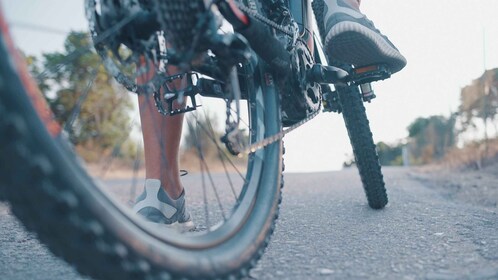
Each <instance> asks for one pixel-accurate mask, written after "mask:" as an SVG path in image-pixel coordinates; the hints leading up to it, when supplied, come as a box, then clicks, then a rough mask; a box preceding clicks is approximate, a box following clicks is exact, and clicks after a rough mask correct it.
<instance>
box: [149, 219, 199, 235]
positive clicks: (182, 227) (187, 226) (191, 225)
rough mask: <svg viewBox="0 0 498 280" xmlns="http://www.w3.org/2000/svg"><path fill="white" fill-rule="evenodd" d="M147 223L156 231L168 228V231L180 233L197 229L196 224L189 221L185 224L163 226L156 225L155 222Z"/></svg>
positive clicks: (176, 223) (177, 223) (175, 223)
mask: <svg viewBox="0 0 498 280" xmlns="http://www.w3.org/2000/svg"><path fill="white" fill-rule="evenodd" d="M146 223H147V225H149V226H150V227H153V228H155V229H164V228H167V229H173V230H176V231H178V232H180V233H183V232H187V231H192V230H194V229H195V228H196V227H195V224H194V222H192V221H188V222H185V223H179V222H174V223H172V224H161V223H154V222H150V221H146Z"/></svg>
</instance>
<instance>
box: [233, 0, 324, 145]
mask: <svg viewBox="0 0 498 280" xmlns="http://www.w3.org/2000/svg"><path fill="white" fill-rule="evenodd" d="M235 2H236V3H237V7H238V8H239V9H240V10H241V11H243V12H245V13H247V14H248V15H250V16H252V17H253V18H254V19H256V20H258V21H260V22H262V23H264V24H266V25H268V26H270V27H272V28H275V29H276V30H278V31H280V32H282V33H284V34H285V35H287V36H289V37H291V38H292V37H293V36H295V33H294V32H292V31H291V30H289V28H287V27H286V26H282V25H279V24H277V23H276V22H274V21H272V20H271V19H269V18H267V17H265V16H263V15H261V14H259V13H258V12H256V11H255V10H253V9H251V8H250V7H247V6H245V5H243V4H242V3H241V2H239V1H235ZM298 40H302V39H300V38H298ZM319 113H320V109H319V110H317V111H316V112H314V113H313V114H311V115H309V116H308V117H306V118H305V119H303V120H301V121H300V122H298V123H296V124H294V125H291V126H289V127H288V128H287V129H285V130H284V129H282V131H280V132H279V133H277V134H274V135H272V136H269V137H266V138H264V139H263V140H261V141H258V142H256V143H253V144H251V145H249V146H247V147H245V148H244V149H243V150H242V151H241V153H242V154H250V153H254V152H256V151H257V150H259V149H263V148H265V147H266V146H268V145H270V144H273V143H275V142H277V141H280V140H282V139H283V138H284V136H285V135H287V134H288V133H290V132H292V131H294V130H296V129H297V128H298V127H300V126H302V125H304V124H305V123H307V122H309V121H311V120H312V119H314V118H315V117H316V116H317V115H318V114H319Z"/></svg>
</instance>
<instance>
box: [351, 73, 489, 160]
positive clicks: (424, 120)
mask: <svg viewBox="0 0 498 280" xmlns="http://www.w3.org/2000/svg"><path fill="white" fill-rule="evenodd" d="M407 130H408V137H407V138H406V139H402V140H400V141H398V143H394V144H388V143H383V142H380V143H378V144H377V148H378V153H379V157H380V162H381V164H382V165H391V166H396V165H403V164H405V165H426V164H434V163H438V164H443V165H446V166H450V167H469V168H475V169H481V168H483V167H485V166H487V165H490V164H494V163H496V162H498V68H497V69H492V70H488V71H485V72H484V73H483V74H482V76H480V77H479V78H477V79H475V80H474V81H472V83H471V84H469V85H467V86H466V87H464V88H463V89H462V90H461V92H460V106H459V108H458V110H457V111H456V112H453V113H451V114H450V115H449V116H442V115H436V116H429V117H420V118H417V119H416V120H414V121H413V122H412V123H411V124H410V125H409V126H408V127H407ZM403 150H404V152H403ZM403 153H405V155H404V154H403ZM351 164H352V162H347V163H345V164H344V165H345V166H348V165H351Z"/></svg>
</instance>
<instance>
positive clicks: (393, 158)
mask: <svg viewBox="0 0 498 280" xmlns="http://www.w3.org/2000/svg"><path fill="white" fill-rule="evenodd" d="M377 153H378V154H379V162H380V164H381V165H382V166H400V165H403V157H402V153H403V144H394V145H389V144H386V143H384V142H379V143H377Z"/></svg>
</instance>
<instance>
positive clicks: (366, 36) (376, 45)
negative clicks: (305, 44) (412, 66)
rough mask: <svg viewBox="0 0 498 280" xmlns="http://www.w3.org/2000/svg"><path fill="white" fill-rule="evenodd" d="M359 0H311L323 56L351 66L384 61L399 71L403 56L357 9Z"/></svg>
mask: <svg viewBox="0 0 498 280" xmlns="http://www.w3.org/2000/svg"><path fill="white" fill-rule="evenodd" d="M360 2H361V1H360V0H315V1H314V6H315V9H314V10H315V12H316V13H318V14H317V19H319V24H320V25H321V26H320V29H321V32H322V36H323V39H324V45H325V51H326V54H327V56H328V57H329V59H330V60H332V61H336V62H340V63H346V64H352V65H354V66H366V65H373V64H386V65H388V66H389V68H390V69H391V71H392V73H396V72H398V71H400V70H401V69H403V68H404V67H405V65H406V59H405V58H404V57H403V55H402V54H401V53H400V52H399V50H398V49H397V48H396V47H395V46H394V44H393V43H392V42H391V41H390V40H389V39H388V38H387V37H386V36H384V35H382V33H381V32H380V31H379V30H378V29H377V28H375V26H374V24H373V22H372V21H370V20H369V19H368V18H367V17H366V16H365V15H364V14H362V13H361V11H360V9H359V7H360ZM316 7H318V8H316Z"/></svg>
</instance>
